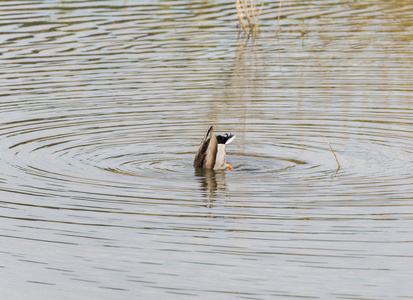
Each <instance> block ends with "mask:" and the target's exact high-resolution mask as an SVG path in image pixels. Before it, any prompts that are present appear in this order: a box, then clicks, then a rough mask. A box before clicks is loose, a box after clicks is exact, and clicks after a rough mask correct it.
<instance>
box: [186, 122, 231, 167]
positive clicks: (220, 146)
mask: <svg viewBox="0 0 413 300" xmlns="http://www.w3.org/2000/svg"><path fill="white" fill-rule="evenodd" d="M208 137H209V138H208ZM234 138H235V135H232V134H226V135H224V136H223V135H218V136H215V134H214V126H211V127H210V128H209V130H208V132H207V133H206V135H205V137H204V139H203V140H202V143H201V145H200V146H199V149H198V152H197V153H196V155H195V159H194V167H195V168H205V169H214V170H221V169H225V168H226V167H227V166H228V165H229V164H227V163H226V145H227V144H229V143H231V142H232V140H233V139H234ZM229 166H230V165H229ZM230 168H232V167H230Z"/></svg>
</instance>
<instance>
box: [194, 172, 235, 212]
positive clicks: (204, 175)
mask: <svg viewBox="0 0 413 300" xmlns="http://www.w3.org/2000/svg"><path fill="white" fill-rule="evenodd" d="M225 174H226V170H218V171H215V170H212V169H204V168H196V169H195V176H196V177H197V179H198V182H199V184H200V189H201V191H202V195H204V197H205V198H207V200H208V207H211V208H212V207H213V202H214V200H215V199H216V198H217V192H225V191H226V190H227V183H226V181H225Z"/></svg>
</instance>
